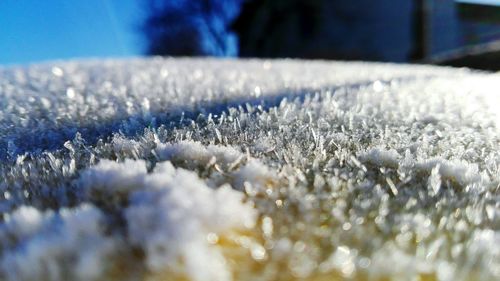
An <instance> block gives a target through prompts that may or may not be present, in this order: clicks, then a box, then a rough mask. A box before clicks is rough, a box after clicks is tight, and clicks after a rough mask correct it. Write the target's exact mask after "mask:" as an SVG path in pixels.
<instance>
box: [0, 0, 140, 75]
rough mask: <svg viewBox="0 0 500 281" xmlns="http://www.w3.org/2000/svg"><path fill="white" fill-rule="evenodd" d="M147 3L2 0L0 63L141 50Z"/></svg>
mask: <svg viewBox="0 0 500 281" xmlns="http://www.w3.org/2000/svg"><path fill="white" fill-rule="evenodd" d="M141 3H142V1H140V0H71V1H70V0H0V65H6V64H7V65H8V64H28V63H34V62H39V61H47V60H55V59H71V58H88V57H127V56H137V55H140V54H141V53H142V51H143V49H144V46H143V43H142V42H141V41H142V40H141V36H140V32H139V30H138V29H139V25H140V23H141V19H142V17H143V8H142V7H141Z"/></svg>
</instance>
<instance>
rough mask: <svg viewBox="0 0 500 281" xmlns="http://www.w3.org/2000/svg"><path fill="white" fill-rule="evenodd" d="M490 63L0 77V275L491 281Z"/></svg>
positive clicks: (498, 139) (219, 67) (149, 62)
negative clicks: (484, 69) (486, 66)
mask: <svg viewBox="0 0 500 281" xmlns="http://www.w3.org/2000/svg"><path fill="white" fill-rule="evenodd" d="M499 87H500V78H499V77H498V75H497V74H489V73H479V72H474V71H471V70H467V69H453V68H442V67H432V66H417V65H412V66H408V65H394V64H375V63H363V62H348V63H347V62H346V63H344V62H321V61H294V60H272V61H269V60H268V61H261V60H217V59H162V58H152V59H133V60H122V61H120V60H105V61H103V60H96V61H70V62H60V63H46V64H39V65H32V66H28V67H11V68H2V69H0V107H1V110H0V161H1V162H0V163H1V164H0V214H1V219H2V220H1V222H0V279H2V280H164V279H168V280H172V279H173V280H186V279H187V280H196V281H204V280H268V281H271V280H297V279H301V280H323V279H327V280H330V279H338V278H347V279H352V280H364V279H368V280H379V279H381V280H417V279H422V280H427V279H430V280H434V279H436V280H464V281H465V280H498V279H500V271H499V270H498V268H500V265H499V260H500V256H499V253H498V247H497V245H498V244H499V241H498V240H499V239H498V235H499V231H498V225H499V218H500V216H499V213H500V211H499V209H500V203H499V202H500V196H499V187H500V152H499V150H498V144H499V143H500V114H499V110H498V104H500V95H498V93H496V92H495V89H498V88H499Z"/></svg>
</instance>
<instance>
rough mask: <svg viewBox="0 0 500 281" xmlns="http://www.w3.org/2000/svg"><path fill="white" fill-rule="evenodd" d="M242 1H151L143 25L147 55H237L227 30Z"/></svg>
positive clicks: (234, 39)
mask: <svg viewBox="0 0 500 281" xmlns="http://www.w3.org/2000/svg"><path fill="white" fill-rule="evenodd" d="M242 1H243V0H168V1H161V0H149V1H147V2H146V3H147V4H146V5H147V6H146V8H147V9H148V11H147V12H148V15H149V16H148V18H147V19H146V21H145V24H144V26H143V29H144V33H145V36H146V38H147V41H148V42H149V45H148V49H147V53H148V54H152V55H172V56H208V55H212V56H227V55H237V39H236V36H235V35H234V34H233V33H232V32H231V31H230V30H229V29H228V26H229V24H230V23H231V22H232V21H233V19H234V18H235V17H236V16H237V15H238V12H239V8H240V6H241V2H242Z"/></svg>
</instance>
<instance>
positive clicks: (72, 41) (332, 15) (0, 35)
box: [0, 0, 500, 70]
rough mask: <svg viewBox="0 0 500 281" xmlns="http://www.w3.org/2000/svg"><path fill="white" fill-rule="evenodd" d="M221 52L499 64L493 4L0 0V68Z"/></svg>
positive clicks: (442, 0)
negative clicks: (88, 60)
mask: <svg viewBox="0 0 500 281" xmlns="http://www.w3.org/2000/svg"><path fill="white" fill-rule="evenodd" d="M143 55H162V56H223V57H228V56H229V57H263V58H307V59H333V60H365V61H383V62H411V63H430V64H440V65H452V66H466V67H471V68H477V69H485V70H500V0H73V1H67V0H46V1H39V0H0V64H1V65H9V64H29V63H35V62H39V61H46V60H58V59H72V58H89V57H92V58H103V57H106V58H108V57H132V56H143Z"/></svg>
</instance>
